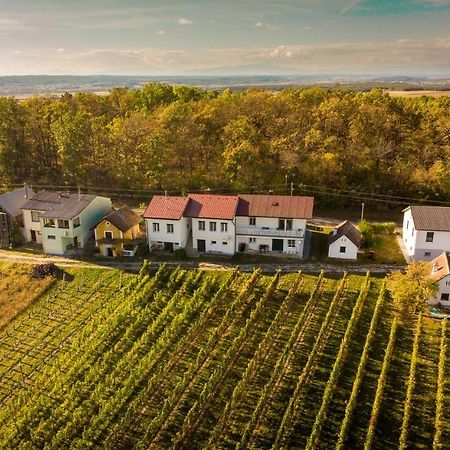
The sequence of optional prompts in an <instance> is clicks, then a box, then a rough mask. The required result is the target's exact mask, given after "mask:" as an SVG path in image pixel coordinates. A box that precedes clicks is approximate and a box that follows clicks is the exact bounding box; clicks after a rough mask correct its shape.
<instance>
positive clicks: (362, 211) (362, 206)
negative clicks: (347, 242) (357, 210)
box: [361, 203, 365, 222]
mask: <svg viewBox="0 0 450 450" xmlns="http://www.w3.org/2000/svg"><path fill="white" fill-rule="evenodd" d="M364 206H365V205H364V203H361V222H362V221H363V220H364Z"/></svg>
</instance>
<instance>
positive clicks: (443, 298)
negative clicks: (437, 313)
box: [441, 294, 450, 302]
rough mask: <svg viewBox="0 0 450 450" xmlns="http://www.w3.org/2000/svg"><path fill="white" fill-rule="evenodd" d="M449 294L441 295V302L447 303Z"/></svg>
mask: <svg viewBox="0 0 450 450" xmlns="http://www.w3.org/2000/svg"><path fill="white" fill-rule="evenodd" d="M449 297H450V294H441V300H443V301H444V302H448V300H449Z"/></svg>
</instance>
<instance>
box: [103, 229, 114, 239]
mask: <svg viewBox="0 0 450 450" xmlns="http://www.w3.org/2000/svg"><path fill="white" fill-rule="evenodd" d="M112 238H113V233H112V231H105V239H112Z"/></svg>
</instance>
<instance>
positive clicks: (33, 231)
mask: <svg viewBox="0 0 450 450" xmlns="http://www.w3.org/2000/svg"><path fill="white" fill-rule="evenodd" d="M31 240H32V241H33V242H36V230H31Z"/></svg>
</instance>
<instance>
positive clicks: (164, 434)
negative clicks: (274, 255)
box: [0, 266, 450, 450]
mask: <svg viewBox="0 0 450 450" xmlns="http://www.w3.org/2000/svg"><path fill="white" fill-rule="evenodd" d="M150 269H151V268H150ZM23 270H24V271H25V272H26V269H23ZM67 271H68V272H69V273H70V275H72V277H73V279H72V281H71V282H66V283H62V281H61V280H58V281H57V282H55V284H54V285H52V286H51V287H50V288H49V290H48V291H47V292H46V293H45V295H41V296H40V297H39V298H38V299H36V301H34V302H33V303H32V304H31V305H30V306H29V307H28V308H26V313H25V314H21V315H19V316H16V317H15V318H14V319H13V320H11V321H10V322H9V323H8V324H7V325H6V327H5V328H4V329H3V330H0V351H1V352H2V355H3V357H2V361H1V365H0V394H1V396H0V447H1V448H5V449H9V448H41V447H44V446H45V448H48V449H51V448H55V449H56V448H58V449H59V448H86V449H90V448H92V449H94V448H110V449H115V450H116V449H117V450H119V449H127V448H133V447H135V446H139V447H142V448H149V447H150V448H170V447H172V446H173V445H174V442H177V448H190V449H200V448H213V447H215V448H235V447H236V445H237V444H238V443H239V442H240V440H241V437H242V434H243V431H244V429H245V426H246V424H248V423H250V421H251V418H252V414H253V412H254V410H255V407H256V404H257V403H258V402H259V400H260V399H261V398H262V396H265V397H266V398H265V401H264V403H263V404H262V405H263V406H262V408H261V410H260V411H259V414H258V415H257V418H256V421H255V422H254V425H253V426H252V428H251V430H252V431H251V435H250V436H249V443H250V446H251V447H253V448H270V447H271V446H272V444H273V442H274V439H275V436H276V434H277V430H278V429H279V427H280V424H281V419H282V417H283V415H284V414H285V411H286V407H287V405H288V403H289V399H290V398H291V396H292V395H293V393H294V391H295V392H297V394H298V398H297V400H296V407H295V415H294V416H293V417H292V421H291V422H292V423H291V425H290V426H289V427H287V428H286V429H285V430H284V433H285V435H284V442H286V443H287V446H288V447H290V448H292V447H301V448H303V447H304V445H305V444H306V442H307V440H308V438H309V436H310V433H311V429H312V425H313V423H314V420H315V417H316V414H317V411H318V410H319V408H320V405H321V403H322V399H323V395H324V390H325V386H326V385H327V382H328V379H329V377H330V374H331V372H332V370H333V365H334V362H335V360H336V357H337V354H338V351H339V347H340V343H341V340H342V337H343V335H344V333H345V330H346V328H347V326H348V323H349V320H350V317H351V315H352V310H353V307H354V305H355V303H356V299H357V298H358V295H359V293H360V291H361V289H362V287H363V283H364V279H365V277H363V276H360V275H351V276H348V278H347V279H346V281H345V284H344V290H343V292H342V295H341V296H338V297H337V301H336V302H335V303H334V307H333V308H334V309H333V314H331V315H330V316H329V323H327V327H326V329H325V330H324V332H322V333H320V334H319V330H321V328H322V324H323V320H324V317H325V316H326V315H327V312H328V311H329V308H330V305H331V303H332V300H333V298H335V295H336V291H337V287H338V285H339V284H340V283H341V281H340V279H336V278H328V277H325V278H324V279H323V281H322V282H321V284H318V278H317V277H315V276H312V275H298V274H285V275H281V277H280V280H279V281H278V282H277V284H276V290H275V291H274V292H272V291H271V293H270V295H268V296H267V295H265V293H267V291H268V286H269V285H270V284H271V283H272V282H273V280H274V278H273V276H266V275H263V274H261V273H259V272H258V273H254V274H245V273H238V272H236V273H233V274H232V273H231V272H220V271H189V270H182V269H176V270H173V271H171V270H168V269H165V268H162V269H159V270H158V272H157V274H156V275H155V271H154V270H149V269H148V267H147V266H146V267H145V268H144V270H143V271H142V272H141V273H140V274H139V275H126V276H125V275H124V274H123V273H122V272H120V271H117V270H116V271H106V272H105V271H102V270H101V269H91V268H82V269H77V268H70V269H67ZM25 272H24V273H25ZM19 274H20V268H18V267H15V268H14V271H10V272H8V275H5V276H4V281H5V280H6V279H8V278H9V280H10V282H11V284H14V283H13V280H16V279H17V276H19ZM294 281H295V282H299V285H298V289H297V291H295V292H294V294H292V295H291V296H290V297H289V296H287V293H288V291H289V289H290V288H291V286H292V285H293V283H294ZM382 282H383V280H382V279H380V278H371V285H370V289H369V292H368V295H367V297H366V298H365V300H364V303H363V306H362V313H361V316H360V317H359V318H358V320H357V321H356V323H355V324H354V326H355V328H354V334H353V337H352V339H351V340H350V341H349V344H348V345H349V347H348V352H347V355H346V356H345V359H344V361H343V363H344V366H343V369H342V371H341V372H340V375H339V378H338V379H337V384H336V385H335V388H334V390H333V392H332V396H331V400H330V403H329V405H328V408H327V414H326V415H325V417H326V419H325V422H324V424H323V427H322V432H321V435H320V440H319V442H320V444H319V447H320V448H334V447H335V444H336V440H337V434H338V432H339V429H340V424H341V423H342V420H343V416H344V412H345V407H346V403H347V401H348V398H349V395H350V391H351V389H352V385H353V382H354V381H355V380H354V377H355V372H356V368H357V366H358V364H359V360H360V357H361V354H362V349H363V346H364V343H365V341H366V336H367V332H368V329H369V324H370V321H371V318H372V315H373V311H374V307H375V304H376V301H377V298H378V294H379V291H380V289H381V285H382ZM316 286H317V289H316V297H314V298H313V300H314V301H311V302H308V300H309V299H310V295H311V292H312V291H313V290H314V288H315V287H316ZM219 294H220V295H219ZM307 304H308V305H309V306H308V308H305V306H306V305H307ZM395 314H396V311H395V309H394V306H393V304H392V302H391V300H390V299H389V297H387V298H386V299H385V301H384V302H383V306H382V310H381V318H382V319H381V320H379V321H378V324H377V326H376V329H375V336H374V341H373V345H372V347H371V348H370V349H369V353H368V363H367V367H366V372H365V374H364V375H363V379H362V384H361V391H360V393H359V394H358V396H357V405H356V409H355V414H354V418H353V420H352V422H351V424H350V428H349V438H348V439H349V440H348V442H347V443H346V444H347V445H348V448H362V447H363V445H364V439H365V435H366V431H367V427H368V423H369V421H370V413H371V408H372V404H373V401H374V395H375V390H376V385H377V380H378V377H379V374H380V370H381V363H382V359H383V354H384V349H385V348H386V345H387V339H388V335H389V330H390V324H391V323H392V321H393V318H394V315H395ZM297 324H300V326H299V327H296V325H297ZM413 328H414V320H412V321H409V322H408V321H402V322H401V324H400V328H399V332H398V335H397V338H396V341H395V349H394V356H393V359H392V363H391V365H390V367H389V370H388V377H387V385H386V394H385V396H384V398H383V400H382V411H381V414H380V417H379V421H378V423H377V427H376V433H375V441H374V448H384V449H394V448H397V446H398V439H399V429H400V425H401V423H402V418H403V406H404V399H405V393H406V389H407V386H406V378H407V375H408V372H409V366H410V359H411V351H412V333H411V330H412V329H413ZM294 329H297V334H296V335H295V339H294V340H293V341H292V340H291V335H292V332H293V330H294ZM439 345H440V327H439V323H438V322H436V321H434V320H432V319H430V318H425V319H424V328H423V335H422V337H421V341H420V348H419V360H418V370H417V380H416V386H417V388H416V389H415V390H414V394H413V398H412V410H411V411H412V413H411V419H410V430H409V433H408V439H409V442H408V443H409V445H410V446H416V444H417V446H420V447H422V448H431V445H432V442H433V436H434V417H435V396H436V388H437V386H436V383H437V381H436V380H437V363H438V359H439V348H440V347H439ZM313 348H315V349H316V350H315V353H314V354H315V356H314V358H313V360H312V361H311V362H310V364H309V367H310V371H309V372H308V373H307V376H306V377H304V376H302V377H300V375H301V374H302V370H303V368H304V367H305V364H306V362H307V361H308V358H309V357H310V355H311V353H312V349H313ZM286 349H287V350H286ZM283 354H285V355H287V356H288V358H287V359H286V360H284V359H283V360H281V362H282V363H281V365H279V366H278V367H279V368H280V369H279V373H278V375H277V377H276V378H274V380H275V381H276V382H273V383H269V381H270V380H271V375H272V374H273V373H274V371H275V366H276V364H277V361H278V359H279V357H280V355H283ZM300 379H301V380H302V381H301V382H302V384H301V385H300V386H298V385H297V384H298V383H299V380H300ZM449 381H450V374H448V373H446V383H447V384H448V382H449ZM238 386H239V388H238ZM449 401H450V398H449V397H448V395H447V393H446V397H445V404H444V406H445V407H446V408H448V406H449V405H450V403H449ZM198 404H200V405H201V407H200V408H198V407H197V405H198ZM443 428H444V435H443V438H444V439H447V438H448V434H449V431H450V418H448V417H446V415H444V427H443Z"/></svg>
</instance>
